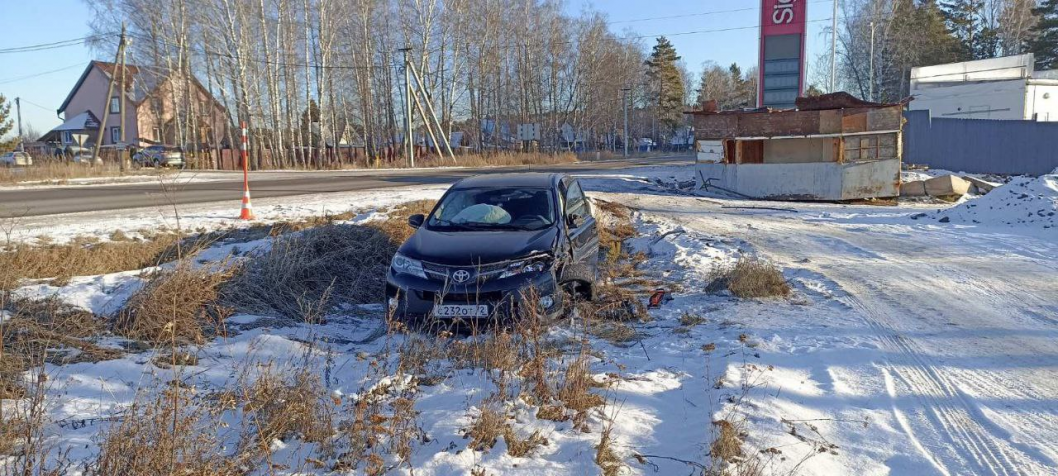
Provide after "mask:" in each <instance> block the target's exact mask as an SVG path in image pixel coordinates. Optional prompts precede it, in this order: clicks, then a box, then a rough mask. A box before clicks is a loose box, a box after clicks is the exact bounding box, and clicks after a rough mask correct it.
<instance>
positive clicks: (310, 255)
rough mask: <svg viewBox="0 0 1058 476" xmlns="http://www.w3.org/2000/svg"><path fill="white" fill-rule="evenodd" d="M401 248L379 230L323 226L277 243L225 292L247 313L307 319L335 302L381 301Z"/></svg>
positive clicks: (231, 302) (226, 299) (252, 260)
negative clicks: (390, 269)
mask: <svg viewBox="0 0 1058 476" xmlns="http://www.w3.org/2000/svg"><path fill="white" fill-rule="evenodd" d="M396 249H397V244H395V243H394V242H393V240H391V239H390V238H389V236H387V235H386V234H384V233H381V232H379V231H378V230H377V229H375V228H371V227H366V226H359V225H325V226H322V227H319V228H312V229H308V230H305V231H303V232H301V233H298V234H291V235H284V236H280V237H278V238H276V239H275V240H274V241H273V242H272V246H271V247H270V248H269V249H268V250H266V251H261V252H258V253H256V254H254V255H252V256H251V257H250V258H249V259H248V260H247V261H246V262H245V263H243V265H242V266H240V267H239V269H238V271H237V272H236V273H235V276H234V277H233V279H232V280H231V281H230V282H228V284H227V285H226V286H224V289H223V302H225V303H226V304H227V305H230V306H232V307H234V308H236V309H239V310H241V311H244V312H249V313H256V314H273V315H279V316H285V317H288V318H291V319H299V320H305V319H306V318H308V317H310V315H315V314H317V313H319V312H324V313H325V312H326V310H328V309H329V308H330V307H331V306H333V305H334V304H335V303H351V304H366V303H375V302H381V301H382V299H383V296H384V294H385V276H386V270H387V269H388V267H389V262H390V259H391V258H392V257H393V253H395V252H396Z"/></svg>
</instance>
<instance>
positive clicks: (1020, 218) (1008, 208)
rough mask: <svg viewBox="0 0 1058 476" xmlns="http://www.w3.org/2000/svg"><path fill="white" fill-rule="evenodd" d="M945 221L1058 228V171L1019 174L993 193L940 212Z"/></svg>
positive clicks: (942, 219)
mask: <svg viewBox="0 0 1058 476" xmlns="http://www.w3.org/2000/svg"><path fill="white" fill-rule="evenodd" d="M936 218H937V219H939V220H940V221H942V222H952V223H963V224H981V225H986V226H1019V227H1030V228H1043V229H1054V228H1058V174H1049V175H1043V176H1041V177H1039V178H1032V177H1018V178H1015V179H1014V180H1011V181H1010V183H1008V184H1006V185H1004V186H1002V187H999V188H996V189H995V190H993V191H992V192H990V193H989V194H987V195H985V196H983V197H981V198H978V199H975V200H969V201H966V202H963V203H961V204H959V205H957V206H954V207H952V208H949V209H947V210H944V211H942V212H940V213H938V214H937V216H936Z"/></svg>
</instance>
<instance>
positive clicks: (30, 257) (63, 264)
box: [0, 234, 180, 290]
mask: <svg viewBox="0 0 1058 476" xmlns="http://www.w3.org/2000/svg"><path fill="white" fill-rule="evenodd" d="M179 242H180V237H179V236H178V235H176V234H161V235H157V236H155V237H153V239H150V240H140V241H108V242H102V243H99V242H96V241H95V240H93V239H89V238H79V239H75V240H73V241H71V242H69V243H66V244H44V245H41V246H34V245H30V244H25V243H20V244H16V245H13V246H11V247H10V248H9V249H8V250H6V251H2V252H0V289H3V290H7V289H13V288H14V287H16V286H18V283H19V282H20V281H21V280H23V279H53V280H54V282H55V284H58V285H62V284H65V283H66V282H68V281H69V279H70V278H71V277H73V276H91V275H97V274H108V273H115V272H118V271H129V270H135V269H143V268H147V267H150V266H155V265H157V264H159V263H163V262H165V261H163V260H165V259H166V258H167V257H168V256H170V254H171V253H172V252H173V251H172V249H173V248H174V247H175V246H176V244H177V243H179Z"/></svg>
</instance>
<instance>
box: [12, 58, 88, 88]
mask: <svg viewBox="0 0 1058 476" xmlns="http://www.w3.org/2000/svg"><path fill="white" fill-rule="evenodd" d="M79 67H84V62H83V61H82V62H79V63H76V64H72V65H70V66H64V67H62V68H59V69H53V70H51V71H43V72H40V73H35V74H29V75H26V76H19V77H16V78H8V79H2V80H0V84H8V83H15V82H18V81H25V80H27V79H33V78H39V77H41V76H46V75H49V74H53V73H58V72H60V71H66V70H68V69H73V68H79Z"/></svg>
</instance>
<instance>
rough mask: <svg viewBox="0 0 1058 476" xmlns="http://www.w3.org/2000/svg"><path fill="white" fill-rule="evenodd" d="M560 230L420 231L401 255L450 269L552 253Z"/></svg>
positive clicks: (405, 244)
mask: <svg viewBox="0 0 1058 476" xmlns="http://www.w3.org/2000/svg"><path fill="white" fill-rule="evenodd" d="M557 238H558V227H554V226H553V227H550V228H545V229H543V230H534V231H511V230H498V231H433V230H429V229H426V228H420V229H419V230H418V231H416V232H415V234H414V235H412V237H411V238H409V239H408V241H406V242H405V243H404V245H402V246H401V247H400V253H401V254H403V255H405V256H407V257H409V258H412V259H419V260H423V261H428V262H431V263H438V264H445V265H450V266H461V265H476V264H484V263H495V262H498V261H505V260H510V259H517V258H521V257H524V256H526V255H530V254H533V253H536V252H541V251H545V252H550V251H552V250H553V249H554V246H555V240H556V239H557Z"/></svg>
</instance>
